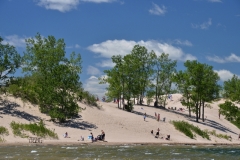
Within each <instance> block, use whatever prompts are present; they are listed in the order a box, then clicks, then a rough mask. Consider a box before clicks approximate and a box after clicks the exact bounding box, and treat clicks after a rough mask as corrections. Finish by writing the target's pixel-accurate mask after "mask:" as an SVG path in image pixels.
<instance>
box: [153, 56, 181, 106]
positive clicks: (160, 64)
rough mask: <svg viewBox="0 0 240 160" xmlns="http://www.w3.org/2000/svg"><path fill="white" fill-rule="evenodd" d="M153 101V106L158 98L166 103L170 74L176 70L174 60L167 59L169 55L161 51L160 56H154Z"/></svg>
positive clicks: (169, 88)
mask: <svg viewBox="0 0 240 160" xmlns="http://www.w3.org/2000/svg"><path fill="white" fill-rule="evenodd" d="M154 64H155V77H154V78H155V80H156V84H155V102H154V106H158V103H159V99H161V100H162V102H163V105H164V107H165V105H166V98H167V95H168V94H169V93H170V90H171V85H172V76H173V74H174V73H175V72H176V65H177V61H176V60H171V59H169V55H168V54H165V53H162V54H161V55H160V56H158V57H157V56H155V61H154Z"/></svg>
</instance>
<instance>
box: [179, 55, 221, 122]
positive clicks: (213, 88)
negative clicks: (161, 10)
mask: <svg viewBox="0 0 240 160" xmlns="http://www.w3.org/2000/svg"><path fill="white" fill-rule="evenodd" d="M184 65H185V67H186V68H187V69H186V71H184V72H183V71H181V72H179V73H177V74H176V76H175V82H176V83H177V84H178V87H179V88H180V89H181V90H182V91H183V96H184V98H185V99H186V100H187V101H185V102H184V103H183V104H185V105H187V106H188V107H191V106H194V108H193V109H192V111H193V112H195V113H196V122H198V119H199V118H200V116H201V107H202V120H203V121H204V107H205V103H206V102H211V101H212V100H214V99H216V98H218V94H219V90H220V86H219V85H218V84H217V82H218V80H219V76H218V75H217V73H215V72H214V71H213V67H212V66H209V65H207V64H201V63H199V62H197V61H196V60H194V61H189V60H188V61H186V62H185V63H184ZM181 83H182V84H181ZM188 87H190V88H188ZM189 111H190V110H189Z"/></svg>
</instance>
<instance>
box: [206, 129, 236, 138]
mask: <svg viewBox="0 0 240 160" xmlns="http://www.w3.org/2000/svg"><path fill="white" fill-rule="evenodd" d="M206 132H207V133H209V134H210V135H213V136H215V137H218V138H223V139H226V140H229V141H232V138H231V137H230V136H228V135H226V134H217V133H216V131H215V130H213V131H208V130H206Z"/></svg>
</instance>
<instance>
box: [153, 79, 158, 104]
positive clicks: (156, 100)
mask: <svg viewBox="0 0 240 160" xmlns="http://www.w3.org/2000/svg"><path fill="white" fill-rule="evenodd" d="M157 85H158V77H157V84H156V93H155V102H154V107H157V106H158V97H157V95H158V87H157Z"/></svg>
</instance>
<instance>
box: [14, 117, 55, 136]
mask: <svg viewBox="0 0 240 160" xmlns="http://www.w3.org/2000/svg"><path fill="white" fill-rule="evenodd" d="M10 126H11V128H12V129H13V134H14V135H15V136H19V137H22V138H26V137H28V135H27V134H25V133H24V131H29V132H31V133H32V134H33V135H36V136H39V137H47V136H48V137H51V138H54V139H58V135H57V134H56V133H55V132H54V131H52V130H49V129H47V128H46V127H45V126H44V123H43V121H40V123H39V124H37V123H33V124H32V123H31V124H22V123H16V122H14V121H12V122H11V124H10Z"/></svg>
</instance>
